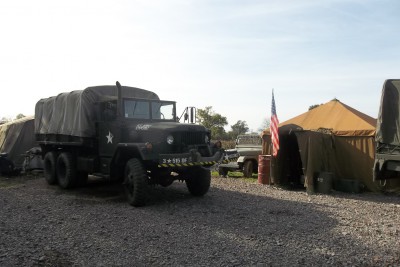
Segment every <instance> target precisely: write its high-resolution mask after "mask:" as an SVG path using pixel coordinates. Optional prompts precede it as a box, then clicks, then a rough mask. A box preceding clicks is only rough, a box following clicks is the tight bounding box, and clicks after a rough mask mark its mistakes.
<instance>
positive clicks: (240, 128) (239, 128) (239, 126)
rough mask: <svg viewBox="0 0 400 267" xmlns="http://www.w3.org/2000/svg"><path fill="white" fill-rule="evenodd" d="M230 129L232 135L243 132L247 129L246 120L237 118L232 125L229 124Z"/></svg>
mask: <svg viewBox="0 0 400 267" xmlns="http://www.w3.org/2000/svg"><path fill="white" fill-rule="evenodd" d="M231 129H232V133H233V135H234V136H238V135H239V134H245V133H247V132H248V131H249V127H247V122H246V121H241V120H238V121H237V122H236V123H235V124H234V125H231Z"/></svg>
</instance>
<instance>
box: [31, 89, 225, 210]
mask: <svg viewBox="0 0 400 267" xmlns="http://www.w3.org/2000/svg"><path fill="white" fill-rule="evenodd" d="M190 110H192V111H193V110H194V108H190V109H188V108H187V109H186V112H184V113H183V114H182V116H181V119H182V117H183V118H184V123H179V119H180V118H178V116H177V115H176V103H175V102H174V101H164V100H160V99H159V97H158V96H157V94H155V93H153V92H151V91H148V90H144V89H140V88H135V87H128V86H121V85H120V84H119V83H118V82H117V84H116V86H95V87H88V88H86V89H84V90H78V91H72V92H68V93H61V94H59V95H57V96H54V97H50V98H46V99H41V100H39V101H38V102H37V104H36V107H35V136H36V140H37V142H38V144H39V145H40V147H41V150H42V157H43V160H44V163H43V165H44V174H45V179H46V181H47V183H48V184H51V185H53V184H58V185H59V186H60V187H61V188H64V189H69V188H73V187H77V186H81V185H84V184H85V183H86V182H87V180H88V175H89V174H90V175H96V176H102V177H105V178H109V179H110V180H117V181H120V182H121V183H122V184H123V186H124V188H125V192H126V196H127V199H128V202H129V203H130V204H131V205H133V206H143V205H145V204H146V200H147V198H148V190H149V186H150V185H157V184H158V185H161V186H164V187H167V186H169V185H171V184H172V183H173V182H174V181H175V180H180V181H185V182H186V185H187V188H188V190H189V192H190V193H191V194H192V195H194V196H203V195H204V194H206V193H207V191H208V189H209V187H210V179H211V174H210V169H209V167H210V166H212V165H214V164H216V163H217V162H218V161H219V160H220V159H221V157H222V154H223V151H222V150H220V149H219V150H215V149H213V148H212V147H211V145H210V139H211V136H210V131H209V130H208V129H206V128H205V127H203V126H201V125H197V124H195V123H194V122H195V118H194V116H195V114H194V112H189V111H190ZM186 122H189V123H186Z"/></svg>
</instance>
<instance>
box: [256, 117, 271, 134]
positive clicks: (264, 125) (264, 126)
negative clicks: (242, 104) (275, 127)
mask: <svg viewBox="0 0 400 267" xmlns="http://www.w3.org/2000/svg"><path fill="white" fill-rule="evenodd" d="M270 125H271V120H270V119H269V118H264V120H263V122H262V124H261V126H260V128H258V131H259V132H262V131H264V130H266V129H268V128H269V126H270Z"/></svg>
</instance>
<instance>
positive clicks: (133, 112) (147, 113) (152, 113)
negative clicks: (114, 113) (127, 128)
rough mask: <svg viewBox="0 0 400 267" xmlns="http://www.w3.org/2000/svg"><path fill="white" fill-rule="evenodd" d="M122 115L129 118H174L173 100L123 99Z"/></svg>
mask: <svg viewBox="0 0 400 267" xmlns="http://www.w3.org/2000/svg"><path fill="white" fill-rule="evenodd" d="M124 116H125V118H130V119H145V120H146V119H147V120H149V119H154V120H175V105H174V102H163V101H147V100H134V99H129V100H128V99H125V100H124Z"/></svg>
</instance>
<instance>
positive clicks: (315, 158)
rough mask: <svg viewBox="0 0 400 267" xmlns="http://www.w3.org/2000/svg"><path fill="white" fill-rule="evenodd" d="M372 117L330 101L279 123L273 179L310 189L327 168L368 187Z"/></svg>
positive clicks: (372, 187)
mask: <svg viewBox="0 0 400 267" xmlns="http://www.w3.org/2000/svg"><path fill="white" fill-rule="evenodd" d="M375 128H376V119H374V118H372V117H370V116H368V115H366V114H364V113H361V112H359V111H358V110H355V109H354V108H351V107H349V106H347V105H345V104H344V103H341V102H340V101H338V100H336V99H335V100H332V101H330V102H328V103H326V104H323V105H320V106H318V107H316V108H314V109H312V110H309V111H308V112H305V113H303V114H301V115H299V116H297V117H294V118H292V119H290V120H287V121H285V122H282V123H280V124H279V139H280V150H279V153H278V155H277V157H276V158H274V159H273V160H272V179H273V181H274V183H276V184H294V185H299V184H300V185H303V182H302V181H303V180H302V179H301V178H303V177H304V178H305V179H304V180H305V182H304V186H306V187H307V190H309V191H312V192H313V191H314V182H315V177H316V176H318V175H319V174H320V173H322V172H327V173H332V174H333V179H334V181H339V180H347V181H348V180H355V181H359V182H361V183H362V184H363V185H364V186H365V187H366V189H369V190H370V191H378V190H380V189H381V188H380V185H379V183H376V182H373V181H372V167H373V162H374V153H375V141H374V137H375ZM268 135H269V131H265V132H264V136H263V140H264V142H265V144H264V145H263V149H264V151H263V153H264V154H269V149H270V145H269V144H268V141H267V140H268V137H267V136H268Z"/></svg>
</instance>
